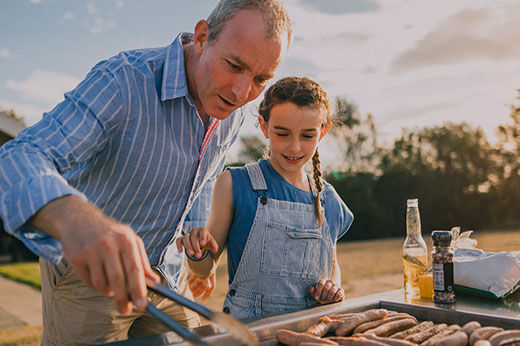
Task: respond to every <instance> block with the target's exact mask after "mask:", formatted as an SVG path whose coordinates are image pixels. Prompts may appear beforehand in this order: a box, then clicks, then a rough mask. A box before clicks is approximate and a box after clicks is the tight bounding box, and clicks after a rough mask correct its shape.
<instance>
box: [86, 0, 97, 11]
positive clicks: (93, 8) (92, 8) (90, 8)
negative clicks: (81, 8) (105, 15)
mask: <svg viewBox="0 0 520 346" xmlns="http://www.w3.org/2000/svg"><path fill="white" fill-rule="evenodd" d="M86 5H87V12H88V13H89V14H96V13H97V12H98V9H97V7H96V5H94V4H93V3H92V2H87V4H86Z"/></svg>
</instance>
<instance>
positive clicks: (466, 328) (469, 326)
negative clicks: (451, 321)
mask: <svg viewBox="0 0 520 346" xmlns="http://www.w3.org/2000/svg"><path fill="white" fill-rule="evenodd" d="M480 327H482V326H481V325H480V323H478V322H477V321H471V322H468V323H466V324H465V325H463V326H462V331H463V332H464V333H466V335H467V336H468V337H469V336H470V335H471V333H473V331H474V330H475V329H477V328H480Z"/></svg>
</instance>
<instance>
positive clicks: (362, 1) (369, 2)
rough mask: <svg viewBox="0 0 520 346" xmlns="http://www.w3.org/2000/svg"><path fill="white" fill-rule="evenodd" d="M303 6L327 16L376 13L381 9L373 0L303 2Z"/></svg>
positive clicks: (313, 0) (306, 0) (303, 0)
mask: <svg viewBox="0 0 520 346" xmlns="http://www.w3.org/2000/svg"><path fill="white" fill-rule="evenodd" d="M301 4H302V5H304V6H308V7H311V8H313V9H315V10H317V11H319V12H321V13H327V14H333V15H336V14H345V13H360V12H374V11H376V10H377V9H378V8H379V5H378V4H377V2H376V1H373V0H349V1H345V0H327V1H316V0H302V1H301Z"/></svg>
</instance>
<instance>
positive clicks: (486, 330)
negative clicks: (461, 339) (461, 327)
mask: <svg viewBox="0 0 520 346" xmlns="http://www.w3.org/2000/svg"><path fill="white" fill-rule="evenodd" d="M503 330H504V329H503V328H499V327H481V328H477V329H475V330H474V331H473V332H472V333H471V334H470V336H469V344H470V345H474V344H475V343H476V342H477V341H479V340H488V339H489V338H490V337H492V336H493V335H495V334H496V333H499V332H501V331H503Z"/></svg>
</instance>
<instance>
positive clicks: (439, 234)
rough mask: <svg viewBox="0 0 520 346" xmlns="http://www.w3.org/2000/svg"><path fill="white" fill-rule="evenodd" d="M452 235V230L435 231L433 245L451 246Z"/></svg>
mask: <svg viewBox="0 0 520 346" xmlns="http://www.w3.org/2000/svg"><path fill="white" fill-rule="evenodd" d="M451 239H452V235H451V232H450V231H433V232H432V240H433V246H450V245H451Z"/></svg>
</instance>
